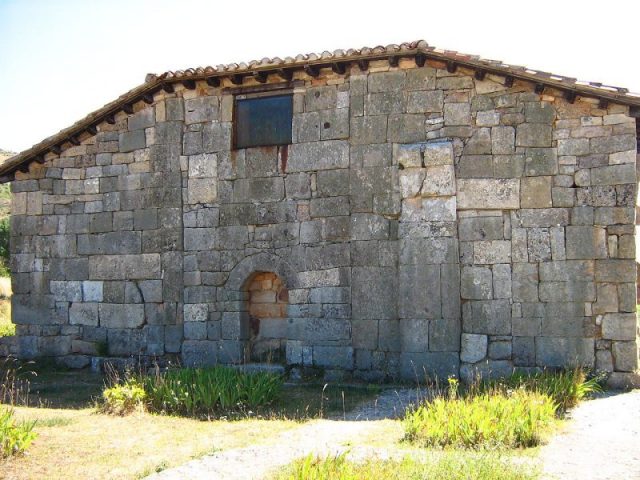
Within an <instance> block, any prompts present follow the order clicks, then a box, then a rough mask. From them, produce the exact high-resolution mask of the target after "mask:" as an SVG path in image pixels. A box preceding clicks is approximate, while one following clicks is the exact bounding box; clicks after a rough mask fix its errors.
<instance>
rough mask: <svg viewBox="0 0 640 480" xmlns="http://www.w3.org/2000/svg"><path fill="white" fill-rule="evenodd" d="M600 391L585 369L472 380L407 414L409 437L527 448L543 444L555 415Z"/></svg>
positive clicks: (453, 384) (424, 442)
mask: <svg viewBox="0 0 640 480" xmlns="http://www.w3.org/2000/svg"><path fill="white" fill-rule="evenodd" d="M596 391H600V386H599V384H598V383H597V379H587V375H586V373H585V371H584V370H582V369H580V368H577V369H572V370H566V371H560V372H550V371H544V372H541V373H538V374H534V375H530V376H528V375H520V374H515V375H513V376H511V377H509V378H507V379H504V380H499V381H493V382H488V383H484V384H478V385H472V386H471V387H470V388H469V389H468V390H466V391H463V392H459V391H458V382H457V380H455V379H450V380H449V391H448V392H445V393H440V394H438V395H436V396H435V397H434V398H433V399H430V400H427V401H425V402H423V404H422V405H420V406H418V407H417V408H415V409H414V410H412V411H409V412H407V414H406V415H405V418H404V429H405V439H406V440H408V441H410V442H413V443H415V444H418V445H421V446H424V447H456V448H473V449H487V448H527V447H534V446H537V445H540V444H541V443H542V442H543V441H544V439H545V437H546V436H548V435H549V434H550V432H551V431H552V429H553V426H554V423H555V419H556V418H557V417H558V416H562V415H563V414H564V412H566V410H567V409H569V408H571V407H574V406H575V405H577V404H578V402H580V401H581V400H582V399H583V398H585V397H586V396H587V395H589V394H591V393H593V392H596Z"/></svg>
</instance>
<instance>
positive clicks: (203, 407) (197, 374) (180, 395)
mask: <svg viewBox="0 0 640 480" xmlns="http://www.w3.org/2000/svg"><path fill="white" fill-rule="evenodd" d="M131 381H132V380H130V382H131ZM133 383H134V384H135V385H132V388H133V387H135V386H139V387H142V389H143V390H144V392H143V394H145V395H146V406H147V408H149V409H150V410H151V411H154V412H158V413H172V414H179V415H188V416H198V415H204V416H209V415H219V414H229V413H233V412H238V411H240V412H244V411H247V410H251V409H255V408H258V407H263V406H265V405H269V404H271V403H273V401H274V400H275V399H277V398H278V396H279V395H280V392H281V390H282V383H283V379H282V377H281V376H279V375H274V374H272V373H267V372H256V373H245V372H242V371H240V370H238V369H234V368H230V367H224V366H215V367H207V368H178V369H171V370H167V371H166V372H159V371H156V373H155V374H152V375H143V376H139V377H136V378H135V380H133Z"/></svg>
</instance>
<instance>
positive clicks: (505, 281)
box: [0, 42, 640, 384]
mask: <svg viewBox="0 0 640 480" xmlns="http://www.w3.org/2000/svg"><path fill="white" fill-rule="evenodd" d="M639 112H640V98H638V97H636V96H633V95H631V94H628V93H627V91H626V90H624V89H618V88H614V87H607V86H603V85H601V84H588V83H580V82H576V81H575V80H574V79H569V78H566V77H560V76H556V75H549V74H546V73H543V72H537V71H532V70H528V69H523V68H521V67H511V66H509V65H504V64H501V63H499V62H493V61H486V60H482V59H480V58H478V57H472V56H468V55H461V54H457V53H455V52H449V51H442V50H437V49H434V48H432V47H429V46H428V45H427V44H426V43H425V42H415V43H410V44H402V45H400V46H389V47H378V48H373V49H369V48H363V49H361V50H348V51H336V52H333V53H328V52H325V53H323V54H319V55H305V56H303V55H300V56H298V57H296V58H286V59H284V60H281V59H278V58H274V59H264V60H262V61H257V62H251V63H250V64H239V65H235V64H234V65H227V66H218V67H216V68H213V67H207V68H204V69H194V70H186V71H178V72H167V73H165V74H162V75H159V76H155V75H150V76H148V77H147V79H146V82H145V83H144V84H142V85H141V86H139V87H137V88H135V89H134V90H131V91H130V92H128V93H126V94H124V95H123V96H122V97H120V98H119V99H117V100H116V101H114V102H112V103H110V104H108V105H106V106H105V107H103V108H101V109H100V110H98V111H96V112H94V113H91V114H90V115H89V116H87V117H86V118H85V119H83V120H81V121H79V122H77V123H76V124H74V125H72V126H71V127H69V128H68V129H65V130H63V131H62V132H60V133H58V134H56V135H54V136H53V137H50V138H48V139H47V140H45V141H43V142H42V143H40V144H38V145H35V146H34V147H33V148H31V149H29V150H27V151H25V152H23V153H21V154H19V155H17V156H15V157H13V159H11V160H10V161H8V162H7V163H5V164H4V165H2V166H1V167H0V175H1V176H2V180H4V181H12V182H13V184H12V185H13V192H14V194H13V206H12V237H11V240H12V246H11V248H12V257H13V263H12V269H13V272H14V273H13V291H14V292H15V293H14V297H13V319H14V322H15V323H16V324H17V333H18V337H17V342H16V343H15V344H14V345H13V346H11V347H10V348H9V347H7V346H5V350H11V351H12V353H15V354H17V355H19V356H21V357H24V358H33V357H38V356H53V357H56V358H57V359H58V361H61V362H63V363H66V364H68V365H72V366H77V367H81V366H84V365H87V364H88V363H89V362H90V360H91V357H94V356H98V355H108V356H111V357H135V358H138V359H154V358H155V359H161V360H162V359H168V358H180V359H181V361H183V362H184V363H186V364H189V365H202V364H214V363H242V362H264V361H271V362H278V363H285V364H286V365H288V366H292V367H294V366H300V367H316V368H318V369H322V370H323V371H324V372H325V374H326V375H328V376H331V377H333V378H336V377H344V376H351V375H352V376H354V377H358V378H364V379H368V380H384V379H393V378H406V379H415V378H421V377H422V375H424V374H425V373H426V374H428V375H430V376H435V375H437V376H439V377H441V378H442V377H446V376H448V375H458V374H459V375H461V376H462V377H463V378H469V377H470V376H471V375H472V374H473V373H474V372H476V371H477V372H480V373H483V374H488V373H492V374H495V375H503V374H507V373H509V372H510V371H512V369H513V368H514V367H515V368H523V369H531V368H535V367H557V366H565V365H576V364H581V365H587V366H589V367H594V368H597V369H599V370H602V371H606V372H610V373H611V374H612V375H611V380H612V382H613V383H618V384H620V383H624V382H630V381H632V380H633V379H634V378H636V377H634V375H633V374H632V373H631V372H633V371H634V370H635V369H637V366H638V338H637V336H638V324H637V321H636V314H635V310H636V265H635V250H636V249H635V235H634V234H635V205H636V194H637V192H636V185H637V179H636V153H637V144H636V142H637V137H636V117H637V116H638V115H639Z"/></svg>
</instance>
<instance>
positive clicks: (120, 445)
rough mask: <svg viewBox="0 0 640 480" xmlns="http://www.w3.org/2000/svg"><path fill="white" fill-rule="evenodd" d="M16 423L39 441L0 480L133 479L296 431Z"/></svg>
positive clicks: (194, 424) (268, 426) (86, 411)
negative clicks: (28, 425) (31, 426)
mask: <svg viewBox="0 0 640 480" xmlns="http://www.w3.org/2000/svg"><path fill="white" fill-rule="evenodd" d="M15 411H16V417H17V418H18V419H21V420H22V419H28V420H31V421H33V420H35V421H36V422H37V423H36V426H35V432H36V433H37V434H38V438H37V439H36V440H35V441H34V442H33V444H32V445H31V446H30V448H29V450H28V452H27V453H28V455H24V456H22V457H15V458H11V459H8V460H4V461H0V472H2V473H1V474H0V477H4V478H12V479H16V480H24V479H41V478H47V479H52V480H54V479H65V478H77V479H93V478H100V479H134V478H142V477H143V476H145V475H148V474H150V473H153V472H154V471H156V469H157V468H159V467H162V469H163V468H169V467H173V466H177V465H180V464H182V463H185V462H187V461H189V460H191V459H193V458H198V457H200V456H202V455H205V454H209V453H212V452H213V451H216V450H224V449H229V448H242V447H245V446H249V445H254V444H258V443H264V442H268V441H269V440H268V439H269V437H270V436H273V435H277V434H278V433H280V432H283V431H285V430H289V429H292V428H295V427H296V426H297V425H298V424H297V423H295V422H291V421H285V420H270V421H267V420H257V419H246V420H242V421H236V422H227V421H200V420H196V419H190V418H184V417H173V416H168V415H153V414H149V413H136V414H133V415H128V416H114V415H103V414H98V413H96V412H95V409H94V408H92V407H89V408H82V409H50V408H33V407H16V408H15Z"/></svg>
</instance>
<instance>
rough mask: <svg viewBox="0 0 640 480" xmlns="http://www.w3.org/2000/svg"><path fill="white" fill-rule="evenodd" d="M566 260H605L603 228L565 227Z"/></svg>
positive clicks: (605, 244)
mask: <svg viewBox="0 0 640 480" xmlns="http://www.w3.org/2000/svg"><path fill="white" fill-rule="evenodd" d="M565 230H566V239H567V258H568V259H592V258H607V240H606V231H605V229H604V228H598V227H586V226H567V227H566V229H565Z"/></svg>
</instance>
